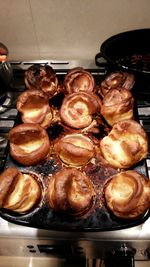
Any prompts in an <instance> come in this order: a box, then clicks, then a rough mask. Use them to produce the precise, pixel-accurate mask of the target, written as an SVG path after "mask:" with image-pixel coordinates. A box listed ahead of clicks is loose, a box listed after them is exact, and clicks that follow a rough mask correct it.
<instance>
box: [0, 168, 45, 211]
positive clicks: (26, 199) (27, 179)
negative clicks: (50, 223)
mask: <svg viewBox="0 0 150 267" xmlns="http://www.w3.org/2000/svg"><path fill="white" fill-rule="evenodd" d="M40 198H41V187H40V185H39V182H38V181H37V177H36V176H35V175H34V174H31V173H23V172H20V171H19V170H17V169H16V168H13V167H10V168H7V169H5V170H4V172H3V173H1V175H0V207H1V208H5V209H9V210H12V211H16V212H19V213H25V212H28V211H30V210H31V209H32V208H33V207H35V205H36V204H38V202H39V201H40Z"/></svg>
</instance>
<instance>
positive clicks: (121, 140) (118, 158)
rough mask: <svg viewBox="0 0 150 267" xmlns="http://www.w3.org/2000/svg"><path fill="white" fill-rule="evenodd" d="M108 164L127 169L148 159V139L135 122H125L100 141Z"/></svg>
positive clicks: (113, 128)
mask: <svg viewBox="0 0 150 267" xmlns="http://www.w3.org/2000/svg"><path fill="white" fill-rule="evenodd" d="M100 149H101V152H102V155H103V157H104V158H105V159H106V160H107V162H108V163H109V164H110V165H111V166H113V167H116V168H122V169H127V168H130V167H131V166H133V165H134V164H136V163H138V162H139V161H141V160H142V159H144V158H146V156H147V153H148V138H147V134H146V132H145V130H144V129H143V127H142V126H141V125H140V124H139V123H138V122H136V121H134V120H123V121H120V122H118V123H116V124H114V126H113V127H112V130H111V131H110V133H109V134H108V136H105V137H104V138H103V139H101V141H100Z"/></svg>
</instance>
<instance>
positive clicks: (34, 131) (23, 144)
mask: <svg viewBox="0 0 150 267" xmlns="http://www.w3.org/2000/svg"><path fill="white" fill-rule="evenodd" d="M8 140H9V146H10V155H11V156H12V158H13V159H15V160H16V161H17V162H19V163H21V164H23V165H35V164H38V163H40V162H42V161H44V160H46V158H47V157H48V156H49V154H50V140H49V137H48V135H47V132H46V130H45V129H44V128H42V127H41V126H40V125H38V124H33V123H23V124H20V125H17V126H16V127H14V128H12V129H11V130H10V131H9V133H8Z"/></svg>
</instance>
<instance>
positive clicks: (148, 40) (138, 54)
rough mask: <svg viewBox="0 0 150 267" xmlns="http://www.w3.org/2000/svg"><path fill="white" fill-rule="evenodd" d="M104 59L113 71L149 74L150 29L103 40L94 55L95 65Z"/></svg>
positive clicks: (99, 64)
mask: <svg viewBox="0 0 150 267" xmlns="http://www.w3.org/2000/svg"><path fill="white" fill-rule="evenodd" d="M102 57H103V58H104V59H105V60H106V62H107V63H108V65H109V66H111V67H112V68H113V69H114V68H115V69H122V70H126V71H129V72H134V73H135V74H137V73H138V74H139V73H142V74H148V75H149V74H150V28H147V29H138V30H131V31H127V32H122V33H119V34H116V35H114V36H112V37H110V38H108V39H107V40H105V41H104V42H103V43H102V45H101V46H100V52H99V53H98V54H97V55H96V57H95V61H96V65H98V66H100V67H102V65H103V64H102V63H101V58H102Z"/></svg>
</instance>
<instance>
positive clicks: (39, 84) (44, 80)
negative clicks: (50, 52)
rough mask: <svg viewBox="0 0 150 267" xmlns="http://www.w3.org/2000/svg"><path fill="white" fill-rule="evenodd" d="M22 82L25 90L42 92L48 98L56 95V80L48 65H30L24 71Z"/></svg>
mask: <svg viewBox="0 0 150 267" xmlns="http://www.w3.org/2000/svg"><path fill="white" fill-rule="evenodd" d="M24 81H25V85H26V87H27V89H32V90H33V89H38V90H42V91H43V92H44V93H46V94H47V95H48V97H49V98H50V97H52V96H54V95H55V94H57V93H58V79H57V76H56V74H55V72H54V70H53V68H52V67H51V66H49V65H44V66H43V65H40V64H35V65H32V66H31V67H29V68H28V69H27V70H26V71H25V74H24Z"/></svg>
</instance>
